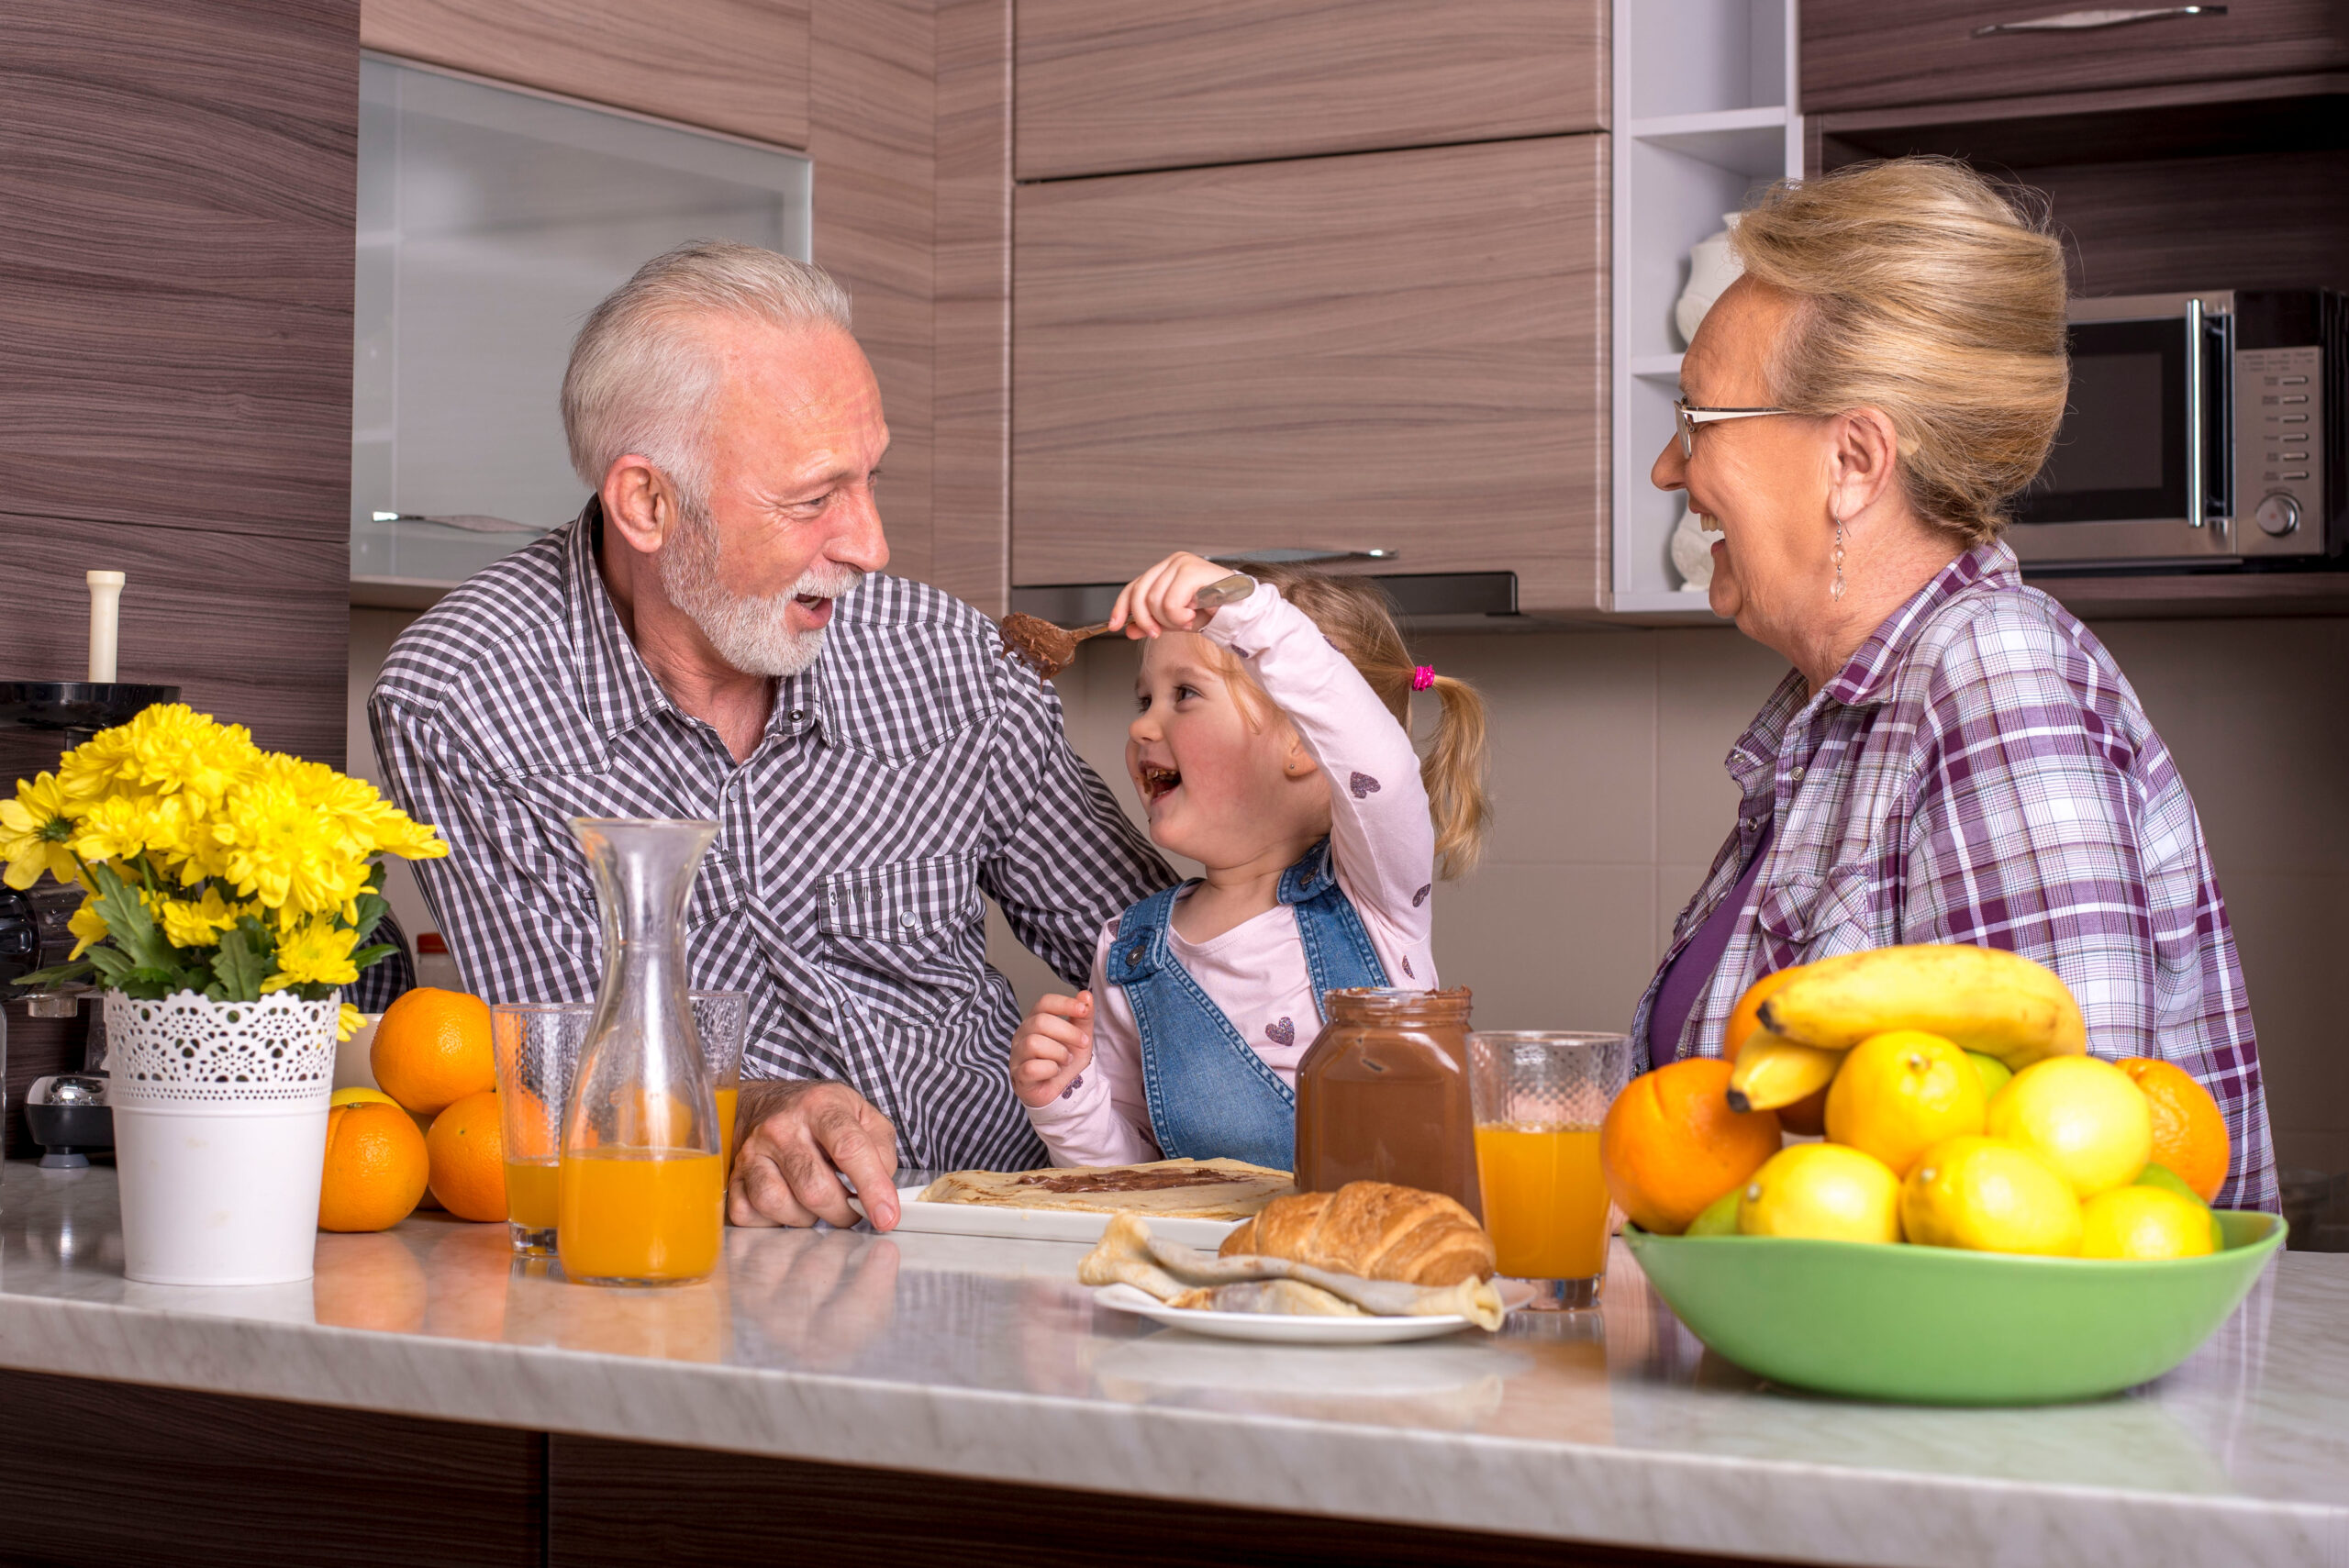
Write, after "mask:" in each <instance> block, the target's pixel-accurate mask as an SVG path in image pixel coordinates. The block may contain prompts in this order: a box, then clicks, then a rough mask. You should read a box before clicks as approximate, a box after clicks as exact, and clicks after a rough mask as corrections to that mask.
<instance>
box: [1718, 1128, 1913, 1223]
mask: <svg viewBox="0 0 2349 1568" xmlns="http://www.w3.org/2000/svg"><path fill="white" fill-rule="evenodd" d="M1737 1229H1738V1232H1739V1233H1740V1234H1741V1235H1745V1236H1785V1237H1802V1238H1806V1239H1808V1240H1814V1241H1898V1240H1900V1178H1899V1177H1898V1176H1896V1175H1894V1174H1893V1173H1892V1167H1891V1166H1889V1165H1887V1164H1886V1163H1885V1162H1883V1161H1881V1160H1879V1159H1877V1158H1876V1156H1875V1155H1873V1154H1864V1153H1862V1152H1861V1151H1859V1150H1856V1149H1846V1148H1844V1147H1843V1146H1842V1144H1840V1143H1798V1144H1795V1145H1793V1146H1792V1147H1790V1148H1786V1149H1781V1150H1779V1151H1777V1152H1776V1154H1773V1155H1771V1156H1770V1158H1769V1159H1767V1160H1765V1161H1764V1162H1763V1163H1762V1168H1761V1169H1760V1170H1758V1171H1756V1172H1754V1173H1753V1179H1752V1180H1751V1181H1749V1182H1747V1183H1746V1184H1745V1190H1744V1192H1743V1193H1742V1194H1741V1195H1740V1196H1739V1199H1738V1205H1737Z"/></svg>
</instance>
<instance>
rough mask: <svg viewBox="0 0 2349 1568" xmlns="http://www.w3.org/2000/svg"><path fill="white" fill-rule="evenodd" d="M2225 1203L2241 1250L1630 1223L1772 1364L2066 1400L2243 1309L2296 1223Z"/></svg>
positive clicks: (1934, 1398) (1696, 1316)
mask: <svg viewBox="0 0 2349 1568" xmlns="http://www.w3.org/2000/svg"><path fill="white" fill-rule="evenodd" d="M2218 1218H2219V1223H2220V1225H2221V1228H2222V1229H2224V1231H2225V1233H2226V1242H2227V1244H2226V1248H2225V1250H2224V1251H2218V1252H2213V1253H2211V1254H2210V1255H2209V1256H2208V1257H2201V1258H2177V1259H2172V1260H2170V1261H2167V1262H2144V1263H2139V1262H2108V1261H2103V1260H2092V1259H2085V1258H2027V1257H2020V1256H2016V1255H2014V1254H2010V1253H2002V1252H1963V1251H1954V1250H1952V1249H1949V1248H1943V1247H1914V1246H1908V1245H1894V1244H1889V1243H1884V1242H1866V1241H1798V1240H1780V1239H1778V1238H1775V1237H1767V1236H1657V1235H1653V1234H1651V1233H1649V1232H1647V1231H1644V1230H1642V1229H1639V1227H1637V1226H1635V1225H1626V1226H1625V1227H1623V1240H1625V1241H1626V1242H1627V1243H1629V1244H1630V1246H1631V1255H1632V1256H1633V1257H1635V1258H1637V1259H1638V1260H1639V1262H1640V1267H1641V1269H1642V1271H1643V1272H1644V1273H1646V1274H1647V1277H1648V1283H1649V1284H1652V1285H1653V1286H1654V1287H1655V1289H1656V1292H1657V1294H1658V1295H1660V1296H1663V1297H1664V1301H1665V1302H1666V1303H1667V1304H1668V1305H1669V1306H1670V1307H1672V1310H1673V1311H1674V1312H1675V1313H1677V1314H1678V1315H1679V1318H1680V1320H1681V1321H1682V1322H1683V1323H1686V1324H1687V1326H1688V1328H1689V1330H1690V1331H1691V1332H1693V1333H1694V1334H1695V1335H1696V1336H1697V1338H1698V1339H1699V1340H1703V1341H1704V1342H1705V1344H1706V1345H1707V1347H1709V1349H1711V1350H1712V1351H1716V1352H1718V1353H1719V1354H1720V1355H1723V1356H1726V1357H1728V1358H1729V1359H1730V1360H1731V1361H1733V1362H1736V1363H1737V1364H1738V1365H1740V1366H1742V1367H1743V1368H1744V1369H1745V1370H1746V1371H1748V1372H1750V1373H1754V1374H1756V1375H1757V1376H1761V1377H1766V1378H1769V1379H1771V1380H1772V1381H1774V1382H1777V1383H1784V1384H1787V1385H1792V1386H1794V1387H1798V1388H1809V1389H1816V1390H1818V1391H1819V1392H1820V1393H1824V1394H1842V1395H1849V1396H1854V1397H1857V1398H1862V1399H1892V1400H1900V1401H1903V1402H1906V1403H1909V1404H1918V1405H2050V1404H2054V1403H2056V1402H2058V1401H2061V1400H2066V1399H2094V1398H2097V1397H2099V1396H2103V1395H2107V1394H2117V1393H2119V1392H2120V1391H2121V1389H2124V1388H2133V1387H2135V1386H2136V1385H2138V1384H2141V1383H2144V1382H2147V1381H2148V1380H2150V1379H2153V1378H2156V1377H2159V1376H2161V1375H2162V1374H2163V1373H2165V1372H2168V1371H2169V1370H2170V1369H2171V1368H2173V1367H2175V1366H2176V1365H2177V1364H2178V1362H2182V1361H2184V1360H2185V1359H2186V1358H2187V1357H2188V1356H2190V1355H2192V1354H2193V1353H2194V1352H2195V1351H2196V1350H2197V1349H2198V1348H2199V1347H2200V1345H2201V1343H2202V1341H2203V1340H2207V1339H2209V1338H2210V1336H2211V1334H2212V1333H2214V1332H2216V1331H2217V1329H2218V1328H2219V1325H2221V1323H2224V1322H2225V1321H2226V1320H2227V1318H2229V1317H2230V1316H2232V1313H2233V1312H2234V1309H2235V1308H2236V1307H2238V1306H2240V1305H2241V1304H2242V1302H2243V1297H2244V1296H2246V1295H2248V1294H2249V1293H2250V1291H2251V1287H2252V1284H2253V1282H2254V1281H2255V1280H2257V1279H2258V1278H2259V1271H2260V1270H2261V1269H2263V1268H2265V1267H2266V1263H2267V1260H2268V1259H2269V1258H2270V1257H2272V1256H2273V1255H2274V1254H2275V1252H2276V1250H2277V1248H2279V1247H2281V1246H2282V1245H2283V1244H2284V1229H2285V1227H2284V1222H2283V1221H2282V1220H2281V1219H2279V1218H2277V1217H2276V1216H2275V1215H2272V1214H2253V1213H2244V1212H2240V1211H2236V1210H2221V1211H2220V1212H2219V1216H2218Z"/></svg>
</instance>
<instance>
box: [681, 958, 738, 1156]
mask: <svg viewBox="0 0 2349 1568" xmlns="http://www.w3.org/2000/svg"><path fill="white" fill-rule="evenodd" d="M693 1006H694V1029H696V1032H698V1033H699V1034H700V1035H701V1057H702V1061H703V1062H705V1063H706V1064H707V1066H708V1068H709V1092H710V1097H711V1098H712V1099H714V1100H716V1101H717V1102H718V1154H719V1156H720V1157H721V1158H723V1159H725V1160H727V1161H729V1162H730V1161H731V1160H732V1159H733V1158H734V1102H735V1100H736V1099H737V1098H738V1097H739V1096H740V1093H741V1088H742V1047H743V1045H744V1044H745V1043H747V1042H748V1041H749V1040H750V1037H751V994H750V993H749V992H748V991H696V992H695V993H694V994H693Z"/></svg>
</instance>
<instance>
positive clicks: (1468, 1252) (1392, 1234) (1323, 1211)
mask: <svg viewBox="0 0 2349 1568" xmlns="http://www.w3.org/2000/svg"><path fill="white" fill-rule="evenodd" d="M1221 1251H1222V1255H1223V1256H1225V1257H1227V1258H1230V1257H1236V1256H1238V1255H1240V1254H1241V1253H1248V1252H1252V1253H1258V1254H1262V1255H1264V1256H1267V1257H1275V1258H1288V1259H1292V1260H1294V1261H1295V1262H1300V1263H1310V1264H1312V1265H1313V1266H1314V1267H1315V1268H1319V1269H1330V1270H1332V1271H1334V1272H1335V1273H1347V1274H1355V1275H1359V1276H1360V1277H1362V1278H1364V1279H1384V1280H1400V1281H1402V1282H1403V1283H1404V1284H1429V1285H1446V1284H1459V1283H1460V1282H1461V1281H1463V1280H1485V1279H1490V1278H1491V1277H1492V1275H1493V1261H1494V1259H1493V1239H1492V1238H1491V1237H1490V1236H1487V1235H1486V1234H1485V1228H1484V1227H1483V1226H1481V1225H1479V1224H1477V1223H1476V1219H1475V1216H1474V1215H1472V1214H1470V1213H1469V1212H1468V1211H1467V1209H1465V1208H1464V1207H1461V1205H1460V1204H1459V1203H1458V1202H1457V1201H1456V1200H1454V1199H1453V1198H1449V1197H1446V1196H1445V1195H1443V1194H1442V1193H1431V1192H1422V1191H1420V1190H1419V1188H1417V1187H1398V1186H1395V1185H1393V1184H1390V1183H1386V1182H1348V1183H1347V1184H1345V1185H1344V1186H1342V1187H1340V1188H1339V1189H1338V1190H1337V1191H1336V1192H1334V1193H1298V1194H1297V1195H1295V1196H1293V1197H1278V1198H1275V1199H1274V1200H1273V1201H1272V1202H1271V1203H1269V1204H1266V1205H1265V1206H1264V1208H1263V1209H1262V1210H1260V1211H1259V1212H1258V1213H1257V1215H1256V1216H1255V1218H1252V1219H1249V1220H1246V1221H1243V1222H1242V1223H1241V1226H1240V1228H1239V1229H1236V1230H1234V1231H1233V1232H1232V1233H1231V1234H1230V1235H1229V1236H1227V1237H1225V1238H1224V1240H1223V1247H1222V1250H1221Z"/></svg>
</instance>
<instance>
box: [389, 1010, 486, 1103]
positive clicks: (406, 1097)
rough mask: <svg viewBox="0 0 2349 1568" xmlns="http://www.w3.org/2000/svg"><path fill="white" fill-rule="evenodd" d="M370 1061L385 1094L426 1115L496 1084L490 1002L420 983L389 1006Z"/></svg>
mask: <svg viewBox="0 0 2349 1568" xmlns="http://www.w3.org/2000/svg"><path fill="white" fill-rule="evenodd" d="M367 1063H368V1065H369V1066H370V1067H371V1068H373V1071H374V1073H375V1082H376V1084H379V1085H380V1086H381V1087H382V1088H383V1091H384V1093H385V1094H387V1095H391V1096H392V1098H394V1099H395V1100H397V1101H398V1102H399V1103H400V1104H402V1105H404V1106H406V1107H407V1108H408V1109H410V1110H412V1111H416V1112H417V1113H419V1114H421V1115H424V1116H433V1115H437V1114H438V1113H439V1112H440V1111H442V1110H444V1109H446V1108H447V1107H448V1106H450V1105H451V1104H452V1103H454V1102H455V1101H458V1100H461V1099H463V1098H464V1097H465V1096H466V1095H474V1094H479V1093H480V1092H481V1091H482V1090H484V1089H495V1087H497V1062H496V1060H495V1058H494V1057H493V1056H491V1054H490V1050H489V1004H488V1003H486V1002H484V1001H483V1000H482V999H481V998H480V997H478V996H468V995H465V994H464V993H463V992H462V991H442V990H440V989H438V988H437V987H434V986H430V985H419V986H417V988H416V989H415V990H413V991H409V992H406V993H405V994H404V995H401V996H400V998H399V999H398V1000H397V1001H395V1002H394V1003H393V1004H392V1005H391V1006H390V1007H388V1008H387V1009H385V1010H384V1021H383V1022H382V1023H380V1024H377V1025H376V1026H375V1043H374V1046H373V1049H371V1050H370V1051H369V1052H368V1056H367Z"/></svg>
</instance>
